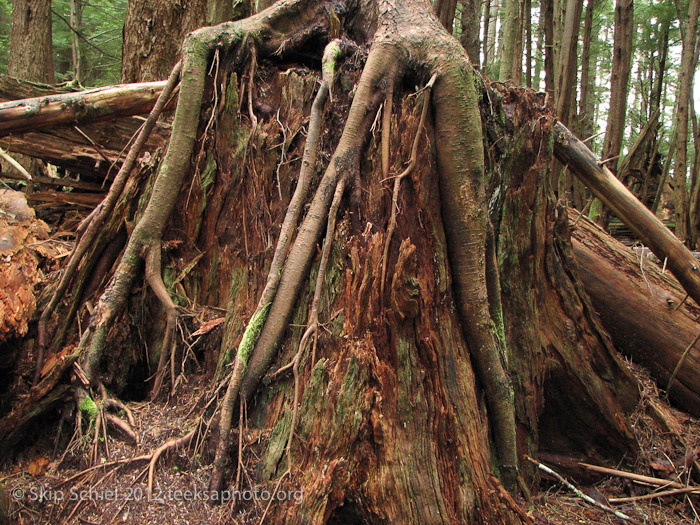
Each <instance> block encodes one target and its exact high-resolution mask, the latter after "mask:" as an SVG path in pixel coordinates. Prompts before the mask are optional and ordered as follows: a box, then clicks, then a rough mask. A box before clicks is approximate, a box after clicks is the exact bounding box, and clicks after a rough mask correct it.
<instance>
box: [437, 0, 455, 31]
mask: <svg viewBox="0 0 700 525" xmlns="http://www.w3.org/2000/svg"><path fill="white" fill-rule="evenodd" d="M433 7H434V9H435V14H436V15H437V17H438V19H439V20H440V23H441V24H442V25H443V27H444V28H445V29H447V32H448V33H450V34H452V28H453V27H454V21H455V12H456V10H457V0H435V4H434V6H433Z"/></svg>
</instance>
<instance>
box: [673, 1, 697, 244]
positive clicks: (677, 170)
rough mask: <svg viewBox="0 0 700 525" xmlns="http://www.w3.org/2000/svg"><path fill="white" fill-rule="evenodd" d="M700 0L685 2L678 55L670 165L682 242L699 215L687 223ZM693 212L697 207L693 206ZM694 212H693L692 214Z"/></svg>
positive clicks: (690, 233) (695, 230) (677, 232)
mask: <svg viewBox="0 0 700 525" xmlns="http://www.w3.org/2000/svg"><path fill="white" fill-rule="evenodd" d="M698 16H700V0H690V2H689V3H688V18H687V20H686V22H685V24H684V26H685V31H684V37H683V54H682V56H681V71H680V86H679V88H678V95H677V99H676V103H677V105H676V133H677V135H676V162H675V164H674V165H673V183H674V196H675V198H674V202H675V205H676V209H675V212H676V235H677V236H678V238H679V239H681V240H683V241H688V242H689V243H692V242H693V238H692V237H693V235H692V233H693V232H695V234H696V235H695V236H697V233H698V231H699V230H700V220H699V219H700V215H697V216H693V217H692V219H693V224H692V226H691V224H690V218H691V217H690V213H689V212H690V203H689V198H688V178H687V177H688V117H689V109H690V104H691V103H692V98H691V94H692V93H691V91H692V86H693V75H694V74H695V65H696V63H697V60H696V59H695V45H696V42H697V32H698ZM693 208H694V211H695V209H697V208H698V206H697V205H693ZM694 215H695V214H694Z"/></svg>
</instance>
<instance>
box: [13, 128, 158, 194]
mask: <svg viewBox="0 0 700 525" xmlns="http://www.w3.org/2000/svg"><path fill="white" fill-rule="evenodd" d="M142 123H143V120H142V119H141V118H136V117H126V118H120V119H115V120H112V121H109V122H95V123H88V124H83V125H81V126H80V128H77V127H68V126H61V127H57V128H54V129H51V130H45V131H38V132H29V133H24V134H17V135H10V136H5V137H1V138H0V147H2V148H3V149H5V150H7V151H10V152H13V153H21V154H23V155H27V156H29V157H34V158H37V159H41V160H43V161H45V162H49V163H51V164H53V165H54V166H60V167H62V168H65V169H67V170H69V171H70V172H72V173H75V174H80V175H83V176H88V177H91V178H95V179H99V180H101V179H104V177H105V176H106V175H107V173H108V172H110V167H112V166H113V165H114V164H116V165H115V166H114V167H113V168H111V173H112V175H114V174H116V173H117V171H119V164H121V161H122V160H123V158H124V157H125V155H126V151H125V147H126V146H127V144H128V143H129V141H130V140H131V138H132V137H133V136H134V134H135V133H136V132H137V131H138V129H139V127H140V126H141V124H142ZM169 136H170V128H169V126H167V125H163V124H158V125H157V126H156V127H155V128H154V129H153V132H152V133H151V135H150V137H149V139H148V141H147V142H146V145H145V146H144V152H145V151H149V152H152V151H154V150H156V149H157V148H160V147H162V146H163V145H165V143H166V141H167V140H168V137H169ZM143 154H144V153H142V155H143Z"/></svg>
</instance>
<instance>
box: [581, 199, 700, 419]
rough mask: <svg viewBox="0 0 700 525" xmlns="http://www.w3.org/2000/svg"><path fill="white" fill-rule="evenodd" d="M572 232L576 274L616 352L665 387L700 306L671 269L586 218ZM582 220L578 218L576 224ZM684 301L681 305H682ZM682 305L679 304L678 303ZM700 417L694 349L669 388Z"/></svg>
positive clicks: (695, 327) (696, 329) (694, 330)
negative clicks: (689, 297) (648, 372)
mask: <svg viewBox="0 0 700 525" xmlns="http://www.w3.org/2000/svg"><path fill="white" fill-rule="evenodd" d="M577 217H578V212H576V211H574V210H571V212H570V219H571V220H572V223H576V227H575V228H573V231H572V233H571V239H572V242H573V246H574V257H575V259H576V262H577V264H578V267H579V272H578V275H579V277H580V279H581V281H582V282H583V285H584V287H585V289H586V292H587V293H588V295H589V296H590V298H591V301H592V302H593V306H594V308H595V309H596V310H597V312H598V314H599V315H600V318H601V321H602V322H603V325H604V326H605V328H606V330H607V331H608V332H609V333H610V335H611V337H612V339H613V342H614V344H615V346H616V347H617V349H618V350H620V351H621V352H623V353H624V354H625V355H627V356H629V357H630V358H631V359H632V360H633V361H635V362H637V363H639V364H641V365H643V366H644V367H646V368H647V369H648V370H649V371H650V373H651V375H652V376H653V377H654V379H655V380H656V381H657V382H658V383H659V386H660V387H662V388H666V386H667V385H668V381H669V379H670V377H671V374H672V373H673V370H674V368H675V367H676V365H677V363H678V362H679V360H680V359H681V356H682V355H683V353H684V351H685V350H686V348H687V347H688V346H689V345H690V344H691V343H692V342H693V341H694V340H695V338H696V337H697V336H698V334H699V333H700V324H698V323H697V322H696V321H695V319H696V318H697V316H698V315H700V308H699V307H698V306H697V305H696V304H695V303H693V302H690V301H686V302H683V299H684V297H685V295H686V294H685V292H684V290H683V288H682V287H681V285H680V284H679V283H678V281H676V279H674V278H673V276H671V275H670V274H669V273H668V272H665V273H662V270H661V268H659V266H658V265H656V264H655V263H654V262H652V261H650V260H649V259H647V258H646V257H644V256H643V255H641V256H640V255H639V254H637V253H636V252H635V251H634V250H632V249H631V248H628V247H627V246H625V245H624V244H622V243H621V242H619V241H617V240H616V239H614V238H613V237H611V236H610V235H608V234H607V233H605V232H604V231H602V230H601V229H600V228H598V227H597V226H596V225H595V224H593V223H592V222H590V221H589V220H588V219H586V218H581V219H580V220H579V219H578V218H577ZM577 221H578V222H577ZM682 302H683V304H682V305H681V303H682ZM679 305H680V307H679ZM669 396H670V398H671V399H672V400H673V401H674V402H675V403H677V404H678V405H679V406H681V407H683V408H684V409H685V410H687V411H688V412H691V413H692V414H694V415H696V416H698V415H700V349H698V348H691V350H690V351H689V352H688V355H687V356H686V358H685V361H684V363H683V365H682V366H681V367H680V369H679V371H678V374H677V375H676V378H675V380H674V382H673V385H672V388H671V389H670V392H669Z"/></svg>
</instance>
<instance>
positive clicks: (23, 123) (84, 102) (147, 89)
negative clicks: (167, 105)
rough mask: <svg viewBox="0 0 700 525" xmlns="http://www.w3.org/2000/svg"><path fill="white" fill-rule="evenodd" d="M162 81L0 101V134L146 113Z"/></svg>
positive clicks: (160, 87) (160, 88) (163, 83)
mask: <svg viewBox="0 0 700 525" xmlns="http://www.w3.org/2000/svg"><path fill="white" fill-rule="evenodd" d="M164 85H165V81H161V82H142V83H139V84H123V85H118V86H108V87H105V88H95V89H89V90H86V91H77V92H75V93H62V94H57V95H49V96H43V97H34V98H26V99H23V100H13V101H11V102H4V103H2V104H0V136H4V135H8V134H10V133H18V132H22V131H30V130H31V131H35V130H37V129H39V128H42V127H53V126H61V125H68V124H76V123H80V122H83V121H87V122H95V121H98V120H105V119H113V118H118V117H127V116H131V115H139V114H142V113H148V112H149V111H150V110H151V108H152V107H153V105H154V104H155V103H156V100H157V99H158V96H159V95H160V92H161V91H162V90H163V86H164Z"/></svg>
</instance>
